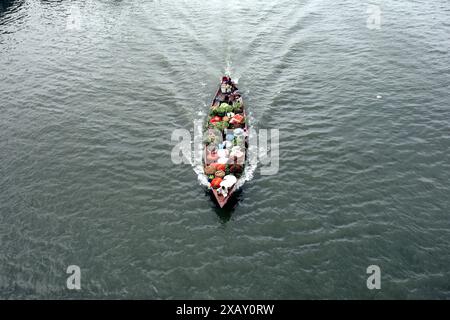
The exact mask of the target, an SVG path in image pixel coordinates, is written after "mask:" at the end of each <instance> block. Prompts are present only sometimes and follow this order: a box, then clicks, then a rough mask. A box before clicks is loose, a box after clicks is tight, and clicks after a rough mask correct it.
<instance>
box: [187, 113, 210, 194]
mask: <svg viewBox="0 0 450 320" xmlns="http://www.w3.org/2000/svg"><path fill="white" fill-rule="evenodd" d="M205 117H206V114H205V112H204V111H199V112H198V113H197V118H196V119H195V120H194V152H195V150H200V151H201V154H198V155H194V160H192V159H191V165H192V168H193V169H194V172H195V173H196V174H197V179H198V182H199V183H200V184H201V185H202V186H205V187H209V182H208V177H207V176H206V175H205V173H204V171H203V161H202V157H203V119H204V118H205ZM195 137H200V138H199V139H198V141H196V139H195ZM196 156H197V157H196Z"/></svg>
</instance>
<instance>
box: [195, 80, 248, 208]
mask: <svg viewBox="0 0 450 320" xmlns="http://www.w3.org/2000/svg"><path fill="white" fill-rule="evenodd" d="M222 79H223V78H222ZM230 82H231V83H232V91H231V92H230V93H223V92H222V85H223V82H222V83H221V85H220V86H219V89H218V90H217V92H216V95H215V96H214V99H213V101H212V103H211V106H210V114H209V116H208V118H207V124H206V126H207V128H208V129H211V125H210V118H212V117H213V115H212V113H213V110H214V109H216V108H217V107H219V106H220V105H221V104H223V103H224V101H226V100H227V97H230V95H233V96H234V95H239V96H240V99H239V101H240V103H239V106H240V108H238V111H236V113H235V116H236V115H238V116H243V119H244V120H243V122H241V123H239V124H234V125H231V124H230V125H229V128H227V129H225V130H220V131H221V139H222V141H226V133H231V131H232V130H233V132H235V131H234V129H237V128H241V129H242V131H243V134H242V136H241V137H240V138H239V139H240V140H239V143H240V145H241V149H240V150H241V151H243V155H244V156H243V159H242V158H240V159H239V160H238V159H237V158H234V159H231V158H229V161H228V162H227V163H226V167H227V171H228V170H229V169H230V168H232V167H233V165H234V166H236V164H238V165H239V166H240V167H241V172H240V174H239V173H237V174H235V173H229V174H230V175H235V176H236V178H237V181H236V183H235V184H234V185H233V186H232V187H231V188H229V189H228V193H227V195H226V196H224V195H223V194H222V193H221V192H220V191H221V190H218V189H215V188H212V187H211V188H210V190H211V193H212V195H213V197H214V198H215V200H216V201H217V203H218V205H219V206H220V208H223V207H224V206H225V205H226V204H227V202H228V201H229V200H230V199H231V198H232V196H233V194H234V193H235V191H236V188H237V186H240V185H241V184H242V181H241V179H243V177H242V174H243V172H244V170H245V162H246V158H247V148H248V126H247V121H246V119H247V117H246V112H245V106H244V102H243V99H242V95H240V93H239V91H238V89H237V86H236V84H235V83H234V82H232V81H231V79H230ZM228 104H229V105H232V106H237V105H238V104H234V103H231V102H228ZM235 110H236V109H235ZM242 131H241V133H242ZM216 132H217V131H216ZM233 143H235V141H234V140H233ZM208 145H209V144H208V143H205V146H204V157H203V164H204V167H206V166H209V165H211V164H212V165H214V164H215V163H214V160H212V159H211V158H208V155H210V154H211V152H210V151H209V150H208V148H207V147H208ZM222 188H223V187H222Z"/></svg>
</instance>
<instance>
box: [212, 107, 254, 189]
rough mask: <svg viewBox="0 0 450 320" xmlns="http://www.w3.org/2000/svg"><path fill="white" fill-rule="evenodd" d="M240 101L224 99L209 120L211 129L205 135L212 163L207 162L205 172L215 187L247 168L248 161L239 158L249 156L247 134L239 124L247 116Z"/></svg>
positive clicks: (242, 123) (241, 124) (243, 123)
mask: <svg viewBox="0 0 450 320" xmlns="http://www.w3.org/2000/svg"><path fill="white" fill-rule="evenodd" d="M240 101H241V100H237V101H234V102H233V104H232V105H230V104H228V103H226V102H223V103H221V104H220V105H218V106H215V107H212V108H211V110H210V113H209V116H208V120H207V122H206V124H205V129H207V130H208V133H207V134H206V135H205V137H204V142H205V144H206V145H207V151H206V161H207V163H208V165H205V167H204V173H205V175H206V176H207V177H208V181H209V182H210V186H211V187H212V188H215V189H218V188H220V187H221V186H220V184H221V183H222V181H225V180H227V179H228V178H230V177H231V178H232V179H235V178H240V177H241V176H242V174H243V171H244V165H242V164H239V163H240V162H239V159H245V158H244V157H245V136H244V135H243V132H244V131H243V129H237V128H242V127H244V125H245V123H246V118H245V117H244V114H243V111H244V110H243V105H242V104H241V102H240ZM226 129H228V130H226ZM236 130H237V131H236ZM239 130H240V132H239ZM234 133H236V134H234ZM239 147H240V148H239ZM224 179H225V180H224ZM227 181H229V180H227ZM223 185H226V184H225V183H223Z"/></svg>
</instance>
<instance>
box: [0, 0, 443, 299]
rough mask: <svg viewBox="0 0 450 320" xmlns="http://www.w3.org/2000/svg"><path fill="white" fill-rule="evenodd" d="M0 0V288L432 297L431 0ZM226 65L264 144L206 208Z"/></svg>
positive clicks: (435, 222)
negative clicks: (377, 274) (199, 164)
mask: <svg viewBox="0 0 450 320" xmlns="http://www.w3.org/2000/svg"><path fill="white" fill-rule="evenodd" d="M0 3H1V7H0V10H1V13H0V60H1V63H0V98H1V99H0V137H1V139H0V297H1V298H56V299H58V298H155V299H156V298H163V299H167V298H169V299H171V298H226V299H228V298H230V299H231V298H235V299H241V298H249V299H252V298H263V299H282V298H284V299H298V298H307V299H309V298H331V299H335V298H344V299H354V298H364V299H377V298H388V299H392V298H401V299H406V298H450V267H449V266H450V197H449V188H450V156H449V155H450V105H449V104H450V97H449V87H450V76H449V72H450V70H449V65H450V58H449V47H450V44H449V34H450V23H449V16H450V2H448V1H447V0H436V1H417V0H416V1H412V0H411V1H406V0H403V1H394V0H380V1H357V0H350V1H345V2H339V1H338V2H336V1H332V0H308V1H286V0H285V1H282V0H276V1H245V2H244V1H237V0H234V1H233V0H231V1H218V0H214V1H199V0H192V1H181V0H180V1H163V0H160V1H156V0H155V1H137V0H135V1H133V0H123V1H106V0H98V1H90V0H86V1H75V0H74V1H39V0H17V1H4V0H2V1H1V2H0ZM225 71H228V72H230V73H231V75H232V76H233V77H234V78H236V79H238V80H239V87H240V89H241V91H242V92H243V93H244V94H245V100H246V102H247V108H248V110H249V112H250V114H251V125H252V127H253V128H254V129H255V130H259V129H279V132H280V138H279V140H280V144H279V152H280V159H279V170H278V172H277V173H276V174H274V175H262V174H261V169H262V168H263V165H261V163H260V164H258V165H257V166H256V164H254V165H255V167H256V169H255V170H254V172H253V173H252V177H249V181H247V182H246V183H245V185H244V186H243V188H241V191H240V193H239V195H238V199H237V203H236V204H235V206H234V207H233V208H228V209H225V210H220V209H218V208H217V207H216V205H215V204H214V203H213V202H212V201H211V199H210V197H209V195H208V193H207V192H206V190H205V188H204V187H202V186H201V184H200V183H199V182H198V179H197V173H196V172H195V170H193V169H195V168H193V167H192V166H190V165H175V164H173V163H172V161H171V152H172V148H173V146H174V143H173V142H172V141H171V135H172V132H173V131H174V130H175V129H188V130H191V131H192V132H193V129H194V120H195V119H196V118H197V117H199V114H200V115H205V114H206V112H207V108H208V104H209V102H210V101H211V99H212V97H213V95H214V93H215V91H216V89H217V85H218V80H219V77H220V76H221V75H222V74H223V73H224V72H225ZM250 178H251V179H250ZM69 265H77V266H79V267H80V270H81V290H76V291H71V290H68V289H67V288H66V279H67V277H68V276H69V275H68V274H66V270H67V267H68V266H69ZM370 265H377V266H379V267H380V269H381V289H380V290H368V288H367V286H366V280H367V277H368V276H369V275H368V274H367V273H366V269H367V267H368V266H370Z"/></svg>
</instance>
